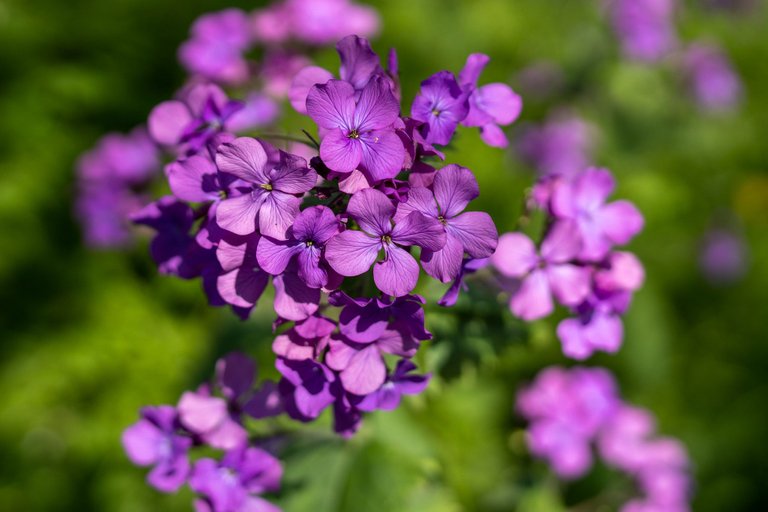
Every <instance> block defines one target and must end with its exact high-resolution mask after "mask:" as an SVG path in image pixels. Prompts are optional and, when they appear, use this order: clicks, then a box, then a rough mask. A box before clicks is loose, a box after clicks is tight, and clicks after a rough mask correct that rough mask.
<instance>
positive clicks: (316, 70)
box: [288, 66, 333, 114]
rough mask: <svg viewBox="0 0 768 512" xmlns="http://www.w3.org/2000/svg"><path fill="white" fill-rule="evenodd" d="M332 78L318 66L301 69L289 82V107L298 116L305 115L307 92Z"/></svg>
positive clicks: (328, 72) (331, 75) (331, 74)
mask: <svg viewBox="0 0 768 512" xmlns="http://www.w3.org/2000/svg"><path fill="white" fill-rule="evenodd" d="M332 78H333V73H331V72H330V71H328V70H326V69H323V68H321V67H318V66H307V67H306V68H304V69H302V70H301V71H299V72H298V73H296V76H294V77H293V82H291V89H290V91H289V92H288V100H289V101H290V102H291V106H292V107H293V108H294V109H296V112H298V113H299V114H306V113H307V96H308V95H309V91H310V90H311V89H312V87H313V86H314V85H316V84H324V83H326V82H328V80H331V79H332Z"/></svg>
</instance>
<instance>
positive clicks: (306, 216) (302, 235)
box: [291, 206, 339, 245]
mask: <svg viewBox="0 0 768 512" xmlns="http://www.w3.org/2000/svg"><path fill="white" fill-rule="evenodd" d="M291 231H292V233H293V236H294V237H295V238H296V239H297V240H302V241H310V240H311V241H312V242H314V243H316V244H319V245H323V244H325V242H327V241H328V240H330V239H331V237H333V236H334V235H336V234H337V233H338V232H339V220H338V219H337V218H336V215H335V214H334V213H333V210H331V209H330V208H328V207H327V206H310V207H309V208H306V209H305V210H303V211H302V212H301V213H300V214H299V215H298V216H297V217H296V220H295V221H294V223H293V227H292V228H291Z"/></svg>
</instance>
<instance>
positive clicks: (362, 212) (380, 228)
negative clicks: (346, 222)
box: [347, 188, 395, 236]
mask: <svg viewBox="0 0 768 512" xmlns="http://www.w3.org/2000/svg"><path fill="white" fill-rule="evenodd" d="M347 213H348V214H349V215H351V216H352V218H354V219H355V221H357V223H358V224H359V225H360V229H362V230H363V231H365V232H366V233H370V234H372V235H379V236H381V235H385V234H388V233H390V232H391V231H392V222H391V219H392V217H393V216H394V214H395V206H394V205H393V204H392V201H391V200H390V199H389V198H388V197H387V196H386V194H384V192H381V191H380V190H376V189H372V188H366V189H363V190H361V191H360V192H357V193H355V194H354V195H353V196H352V199H350V200H349V205H348V206H347Z"/></svg>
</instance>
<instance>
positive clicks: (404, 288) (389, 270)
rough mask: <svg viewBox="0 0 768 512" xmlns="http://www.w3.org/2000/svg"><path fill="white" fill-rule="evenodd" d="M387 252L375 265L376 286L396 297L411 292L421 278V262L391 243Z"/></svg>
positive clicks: (374, 279)
mask: <svg viewBox="0 0 768 512" xmlns="http://www.w3.org/2000/svg"><path fill="white" fill-rule="evenodd" d="M417 215H418V214H417ZM386 252H387V255H386V258H385V259H384V261H380V262H379V263H377V264H376V265H375V266H374V267H373V281H374V282H375V283H376V287H377V288H378V289H379V290H381V291H382V292H384V293H386V294H387V295H392V296H394V297H401V296H403V295H407V294H409V293H410V292H411V290H413V289H414V288H416V283H417V282H418V280H419V264H418V263H416V260H415V259H413V256H411V255H410V254H409V253H408V251H406V250H405V249H402V248H400V247H398V246H396V245H394V244H390V245H389V246H388V248H387V250H386Z"/></svg>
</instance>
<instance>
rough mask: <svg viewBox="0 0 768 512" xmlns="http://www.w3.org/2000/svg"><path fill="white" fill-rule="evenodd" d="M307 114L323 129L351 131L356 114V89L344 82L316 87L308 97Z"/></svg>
mask: <svg viewBox="0 0 768 512" xmlns="http://www.w3.org/2000/svg"><path fill="white" fill-rule="evenodd" d="M307 114H309V117H311V118H312V120H313V121H314V122H315V123H317V125H318V126H320V127H322V128H342V129H345V130H350V129H351V128H352V120H353V117H354V114H355V89H354V87H352V85H350V84H349V83H348V82H345V81H343V80H329V81H328V82H326V83H325V84H320V85H315V86H313V87H312V89H311V90H310V91H309V94H308V95H307Z"/></svg>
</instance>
